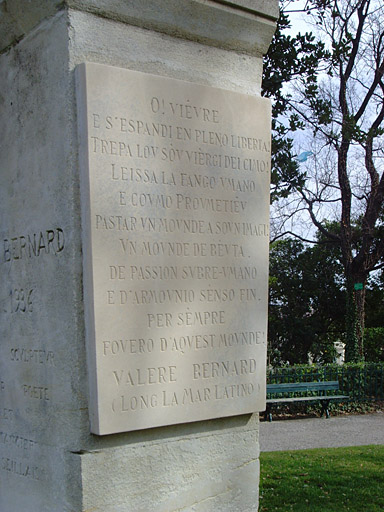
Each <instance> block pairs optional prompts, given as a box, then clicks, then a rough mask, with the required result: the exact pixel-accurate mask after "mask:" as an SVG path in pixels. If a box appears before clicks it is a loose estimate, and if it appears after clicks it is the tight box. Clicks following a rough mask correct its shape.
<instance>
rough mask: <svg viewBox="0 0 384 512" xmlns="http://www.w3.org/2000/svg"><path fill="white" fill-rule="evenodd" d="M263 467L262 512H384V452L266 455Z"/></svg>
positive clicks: (360, 449)
mask: <svg viewBox="0 0 384 512" xmlns="http://www.w3.org/2000/svg"><path fill="white" fill-rule="evenodd" d="M287 428H288V427H287ZM260 463H261V479H260V508H259V510H260V512H270V511H272V510H273V511H276V510H278V511H279V512H288V511H294V512H307V511H308V510H310V511H311V512H325V511H326V512H343V511H348V512H360V511H361V510H367V511H368V510H369V512H379V511H380V510H383V509H384V494H383V486H384V472H383V467H384V446H358V447H350V448H321V449H315V450H297V451H288V452H270V453H261V454H260Z"/></svg>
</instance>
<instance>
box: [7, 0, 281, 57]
mask: <svg viewBox="0 0 384 512" xmlns="http://www.w3.org/2000/svg"><path fill="white" fill-rule="evenodd" d="M276 6H277V3H276V2H269V1H267V0H263V1H260V2H259V1H255V0H237V1H235V0H233V1H231V2H221V1H215V0H212V1H210V2H201V1H200V0H183V1H182V2H180V0H161V2H159V1H158V0H131V1H130V2H126V1H125V0H65V1H64V2H60V1H58V0H34V1H33V2H26V1H25V0H12V1H11V2H10V1H7V0H2V2H1V3H0V9H1V11H0V12H1V13H2V16H1V17H0V29H1V30H0V51H1V50H2V49H3V48H6V47H7V46H8V45H10V44H14V43H15V42H16V41H17V40H18V39H20V38H21V37H23V36H24V35H25V34H26V33H28V31H29V30H31V29H32V28H33V27H35V26H37V24H38V23H39V22H40V21H41V20H43V19H44V18H47V17H49V16H51V15H53V14H54V13H55V12H56V11H57V9H59V8H60V9H62V8H66V7H69V8H72V9H77V10H80V11H86V12H91V13H94V14H96V15H97V16H100V17H102V18H111V19H115V20H118V21H122V22H124V23H129V24H132V25H137V26H140V27H143V28H147V29H150V30H155V31H157V32H163V33H165V34H169V35H172V36H176V37H181V38H185V39H189V40H193V41H199V42H202V43H204V44H207V45H211V46H217V47H220V48H226V49H229V50H232V51H233V50H236V51H240V52H245V53H250V54H255V55H259V56H261V55H263V54H264V53H265V52H266V51H267V49H268V45H269V42H270V40H271V37H272V35H273V31H274V21H275V20H276V19H277V17H278V9H277V7H276ZM202 20H203V22H202Z"/></svg>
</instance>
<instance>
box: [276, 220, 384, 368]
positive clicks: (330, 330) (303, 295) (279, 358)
mask: <svg viewBox="0 0 384 512" xmlns="http://www.w3.org/2000/svg"><path fill="white" fill-rule="evenodd" d="M327 228H328V229H329V230H332V231H333V232H335V233H337V232H338V226H337V225H330V224H328V225H327ZM316 239H317V242H318V243H317V244H316V245H314V246H310V245H308V244H304V243H303V242H301V241H300V240H297V239H293V238H286V239H282V240H277V241H275V242H273V243H272V244H271V256H270V305H269V333H268V339H269V361H270V363H271V364H273V365H274V366H275V365H279V364H281V363H286V362H289V363H290V364H294V363H306V362H308V354H309V353H311V355H312V356H313V358H314V360H315V361H317V362H322V363H324V362H332V361H333V359H334V356H335V352H334V345H333V343H334V342H335V341H342V342H345V300H344V294H345V276H344V269H343V265H342V262H341V260H342V256H341V251H340V247H339V245H338V244H336V243H334V242H329V241H328V240H327V239H326V238H325V237H324V236H323V235H322V234H321V233H318V234H317V236H316ZM383 278H384V277H383V273H377V274H376V275H375V276H372V278H371V279H370V280H369V282H368V284H367V289H366V298H367V307H366V313H367V318H366V326H367V327H366V330H365V334H366V344H365V351H364V355H365V359H366V360H367V361H370V362H379V361H383V360H384V350H383V345H384V343H383V342H384V327H383V319H384V291H383V287H382V284H381V280H382V279H383Z"/></svg>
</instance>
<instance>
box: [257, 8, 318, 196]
mask: <svg viewBox="0 0 384 512" xmlns="http://www.w3.org/2000/svg"><path fill="white" fill-rule="evenodd" d="M289 27H290V21H289V18H288V16H287V15H286V14H284V12H283V11H281V12H280V18H279V20H278V23H277V29H276V32H275V35H274V37H273V40H272V43H271V45H270V47H269V51H268V53H267V55H266V56H265V59H264V68H263V82H262V94H263V96H265V97H267V98H270V99H271V100H272V134H273V136H272V173H271V181H272V185H273V186H272V193H271V198H272V200H274V199H277V198H278V197H287V195H289V193H290V192H291V191H292V189H293V188H300V187H302V186H303V184H304V181H305V175H304V174H303V173H302V172H300V170H299V166H298V163H297V161H296V160H295V159H294V153H293V146H292V138H291V136H290V135H289V134H290V133H291V132H294V131H296V130H300V129H303V128H304V123H303V120H301V119H300V118H299V116H298V115H297V113H296V112H295V111H294V110H292V108H291V105H290V99H291V95H290V93H289V92H287V89H286V87H285V86H286V84H288V83H289V82H291V80H293V79H297V80H300V81H302V83H303V84H304V87H305V89H306V92H307V95H308V97H309V98H311V99H312V101H313V104H314V107H315V108H317V110H318V111H319V113H320V115H321V116H322V117H324V112H325V110H326V106H325V103H326V102H324V100H320V99H318V97H317V96H318V85H317V75H318V69H319V63H320V62H321V61H322V59H324V58H325V57H326V56H327V55H328V52H327V51H326V50H325V47H324V44H323V43H322V42H321V41H315V38H314V36H313V35H312V34H311V33H305V34H300V33H299V34H297V35H296V36H295V37H291V36H289V35H286V34H285V33H284V31H285V30H286V29H288V28H289ZM283 116H284V121H283V120H282V119H283Z"/></svg>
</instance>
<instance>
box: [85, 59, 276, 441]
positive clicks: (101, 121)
mask: <svg viewBox="0 0 384 512" xmlns="http://www.w3.org/2000/svg"><path fill="white" fill-rule="evenodd" d="M77 86H78V106H79V109H78V112H79V133H80V161H81V167H82V169H81V172H82V203H83V239H84V258H85V260H84V261H85V267H84V268H85V271H84V284H85V288H84V289H85V297H84V302H85V308H86V335H87V351H88V365H89V377H90V385H89V387H90V417H91V430H92V432H93V433H95V434H99V435H104V434H111V433H115V432H124V431H130V430H138V429H144V428H149V427H156V426H161V425H170V424H175V423H184V422H191V421H197V420H206V419H210V418H218V417H224V416H232V415H237V414H243V413H251V412H254V411H259V410H263V407H264V401H265V365H266V334H267V331H266V328H267V284H268V226H269V224H268V222H269V181H270V104H269V101H268V100H265V99H263V98H259V97H258V98H255V97H251V96H247V95H244V94H238V93H235V92H231V91H225V90H221V89H216V88H212V87H208V86H201V85H197V84H193V83H187V82H183V81H180V80H175V79H170V78H164V77H160V76H153V75H149V74H144V73H139V72H136V71H129V70H126V69H119V68H114V67H109V66H105V65H99V64H89V63H87V64H82V65H80V66H79V67H78V69H77Z"/></svg>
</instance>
